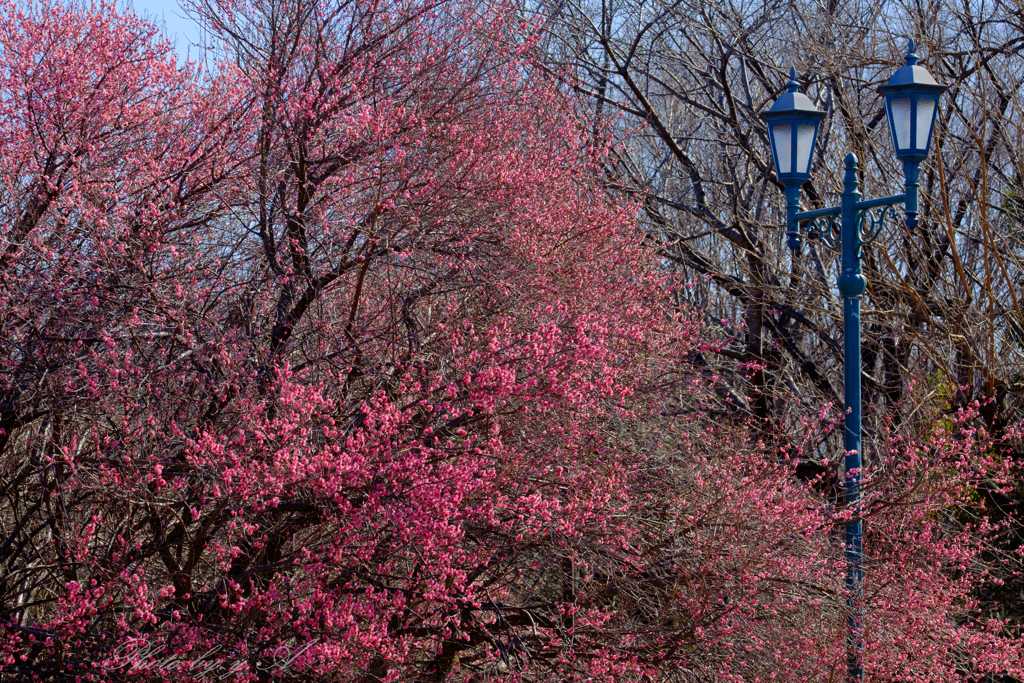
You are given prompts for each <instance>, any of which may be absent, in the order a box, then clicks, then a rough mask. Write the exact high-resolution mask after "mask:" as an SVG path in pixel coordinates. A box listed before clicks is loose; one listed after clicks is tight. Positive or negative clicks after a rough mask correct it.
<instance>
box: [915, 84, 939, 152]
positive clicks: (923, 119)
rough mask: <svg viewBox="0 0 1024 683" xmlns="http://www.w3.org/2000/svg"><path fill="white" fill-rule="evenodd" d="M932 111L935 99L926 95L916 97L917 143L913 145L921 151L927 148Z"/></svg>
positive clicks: (930, 130) (930, 131) (933, 111)
mask: <svg viewBox="0 0 1024 683" xmlns="http://www.w3.org/2000/svg"><path fill="white" fill-rule="evenodd" d="M934 113H935V100H933V99H931V98H928V97H918V98H917V144H916V145H915V146H916V147H917V149H919V150H921V151H922V152H923V151H925V150H926V149H928V142H929V138H930V137H931V133H932V115H933V114H934Z"/></svg>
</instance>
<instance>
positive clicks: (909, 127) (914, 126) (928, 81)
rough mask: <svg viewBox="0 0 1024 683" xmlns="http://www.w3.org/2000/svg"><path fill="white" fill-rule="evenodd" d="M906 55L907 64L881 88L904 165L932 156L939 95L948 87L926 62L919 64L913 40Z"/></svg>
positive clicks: (890, 124) (891, 128)
mask: <svg viewBox="0 0 1024 683" xmlns="http://www.w3.org/2000/svg"><path fill="white" fill-rule="evenodd" d="M906 59H907V64H906V66H902V67H900V68H899V69H898V70H897V71H896V73H894V74H893V75H892V78H890V79H889V82H888V83H886V84H885V85H883V86H881V87H880V88H879V89H878V92H880V93H882V94H883V95H884V96H885V113H886V116H887V117H888V118H889V131H890V132H891V133H892V142H893V146H894V147H895V148H896V157H897V158H898V159H899V160H900V161H902V162H903V164H904V165H906V164H919V163H921V162H922V161H924V160H925V159H926V158H927V157H928V150H929V148H930V147H931V142H932V132H933V130H934V128H935V114H936V112H937V111H938V104H939V96H940V95H942V92H943V91H944V90H945V89H946V86H944V85H939V84H938V83H936V82H935V79H934V78H932V75H931V74H930V73H928V71H927V70H926V69H925V68H924V67H923V66H918V65H917V60H918V56H917V55H916V54H914V41H913V40H911V41H910V46H909V50H908V54H907V57H906Z"/></svg>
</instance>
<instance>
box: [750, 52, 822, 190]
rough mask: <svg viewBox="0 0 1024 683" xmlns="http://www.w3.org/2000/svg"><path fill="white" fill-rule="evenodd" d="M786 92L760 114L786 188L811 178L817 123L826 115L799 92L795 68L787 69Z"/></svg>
mask: <svg viewBox="0 0 1024 683" xmlns="http://www.w3.org/2000/svg"><path fill="white" fill-rule="evenodd" d="M789 75H790V80H789V83H787V84H786V92H785V93H783V94H782V96H781V97H779V99H777V100H775V103H774V104H772V106H771V109H769V110H768V111H766V112H764V113H763V114H761V118H762V119H764V120H765V121H766V122H767V123H768V139H769V140H770V141H771V145H772V157H773V160H774V162H775V173H776V175H778V177H779V180H781V181H782V182H783V183H785V184H786V187H800V186H801V185H803V184H804V183H805V182H806V181H807V179H808V178H810V177H811V160H812V159H813V158H814V145H815V144H816V142H817V139H818V125H819V124H820V123H821V120H822V119H823V118H825V112H823V111H819V110H818V109H817V108H816V107H815V106H814V104H813V103H812V102H811V100H810V98H808V97H807V95H804V94H803V93H801V92H800V84H799V83H797V81H796V69H790V71H789Z"/></svg>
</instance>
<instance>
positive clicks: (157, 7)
mask: <svg viewBox="0 0 1024 683" xmlns="http://www.w3.org/2000/svg"><path fill="white" fill-rule="evenodd" d="M122 2H123V3H124V5H131V6H132V7H134V9H135V12H136V14H139V15H140V16H143V17H146V18H148V19H150V20H151V21H153V22H154V23H155V24H157V25H158V26H163V27H164V28H165V30H166V31H167V37H168V38H169V39H170V40H171V42H173V43H174V44H175V46H176V47H177V50H178V54H179V55H180V56H181V57H182V58H184V57H185V56H186V55H188V53H189V50H190V49H191V52H192V57H193V58H197V57H198V54H197V53H196V48H195V47H194V45H195V44H196V43H198V42H199V27H198V26H196V24H195V22H193V21H192V20H191V19H189V18H188V17H186V16H185V12H184V10H182V9H181V5H179V4H178V2H177V0H122Z"/></svg>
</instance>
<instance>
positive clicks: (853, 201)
mask: <svg viewBox="0 0 1024 683" xmlns="http://www.w3.org/2000/svg"><path fill="white" fill-rule="evenodd" d="M906 59H907V64H906V66H903V67H901V68H900V69H899V70H898V71H897V72H896V73H895V74H894V75H893V77H892V78H891V79H890V80H889V82H888V83H887V84H886V85H884V86H882V87H880V88H879V92H881V93H882V94H883V95H884V96H885V111H886V115H887V117H888V119H889V131H890V133H891V134H892V140H893V145H894V146H895V148H896V157H897V159H899V160H900V161H901V162H902V163H903V176H904V187H905V192H904V194H901V195H895V196H892V197H883V198H881V199H871V200H862V199H861V193H860V189H859V183H858V178H857V170H858V169H857V157H856V155H854V154H853V153H850V154H848V155H846V174H845V176H844V178H843V194H842V198H841V201H840V204H839V206H832V207H828V208H826V209H818V210H816V211H805V212H802V213H801V212H800V211H799V208H800V187H801V186H802V185H803V184H804V183H805V182H806V181H807V180H808V178H810V170H811V161H812V159H813V158H814V145H815V143H816V142H817V137H818V125H819V124H820V123H821V120H822V119H823V118H824V116H825V113H824V112H821V111H818V110H817V109H816V108H815V107H814V105H813V103H812V102H811V100H810V99H809V98H808V97H807V96H806V95H803V94H802V93H800V92H799V85H798V84H797V82H796V70H795V69H794V70H792V71H791V72H790V74H791V79H790V81H789V84H788V88H787V89H788V92H786V93H784V94H783V95H782V96H781V97H780V98H779V99H778V100H776V101H775V103H774V104H773V105H772V107H771V109H769V110H768V111H767V112H765V113H764V114H762V118H764V119H765V121H767V123H768V137H769V139H770V141H771V146H772V157H773V161H774V165H775V173H776V175H777V176H778V178H779V180H780V181H781V182H782V183H783V184H784V185H785V187H786V237H787V240H786V243H787V245H788V246H789V248H790V249H791V250H792V251H793V252H794V254H796V253H799V250H800V244H801V239H800V224H801V223H809V226H810V227H809V228H808V232H809V233H811V234H816V235H817V236H818V238H819V239H820V240H821V241H822V242H823V243H824V244H826V245H827V246H829V247H831V248H836V247H838V248H839V250H840V263H841V265H840V274H839V278H838V282H837V284H838V287H839V293H840V295H841V296H842V297H843V399H844V401H845V404H846V405H845V411H846V420H845V429H844V430H843V447H844V450H845V452H846V455H845V458H844V463H843V465H844V470H845V477H844V486H843V490H844V500H845V504H846V509H847V511H848V514H849V515H850V519H849V521H848V522H847V524H846V544H845V547H846V587H847V594H848V602H847V606H848V608H849V618H848V632H847V681H848V683H861V681H863V678H864V670H863V655H864V640H863V625H862V623H861V613H862V608H863V606H862V599H863V587H862V584H863V569H862V561H863V522H862V521H861V519H860V516H861V509H860V501H861V491H860V488H861V468H862V458H861V454H862V451H861V431H860V418H861V394H860V377H861V359H860V295H861V294H863V293H864V289H865V287H866V286H867V280H866V279H865V278H864V275H863V274H862V273H861V267H860V257H861V249H862V247H863V246H864V245H866V244H870V243H871V242H872V241H874V239H875V237H876V236H877V235H878V232H879V230H880V229H881V228H882V225H883V223H884V221H885V218H886V215H887V214H890V215H894V214H895V208H894V207H895V206H896V205H898V204H903V206H904V221H905V222H906V225H907V227H908V228H909V229H910V230H913V229H914V228H915V227H916V226H917V190H918V172H919V165H920V163H921V162H922V161H924V160H925V159H926V158H927V157H928V150H929V147H930V146H931V139H932V131H933V129H934V127H935V115H936V112H937V110H938V101H939V96H940V95H941V94H942V91H943V90H945V86H942V85H939V84H938V83H936V82H935V79H933V78H932V77H931V74H929V73H928V72H927V71H926V70H925V69H924V67H920V66H917V60H918V57H917V55H916V54H914V41H910V49H909V54H907V57H906ZM873 209H877V211H874V212H873V211H872V210H873ZM837 218H838V219H839V229H838V234H837V231H836V219H837Z"/></svg>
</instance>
